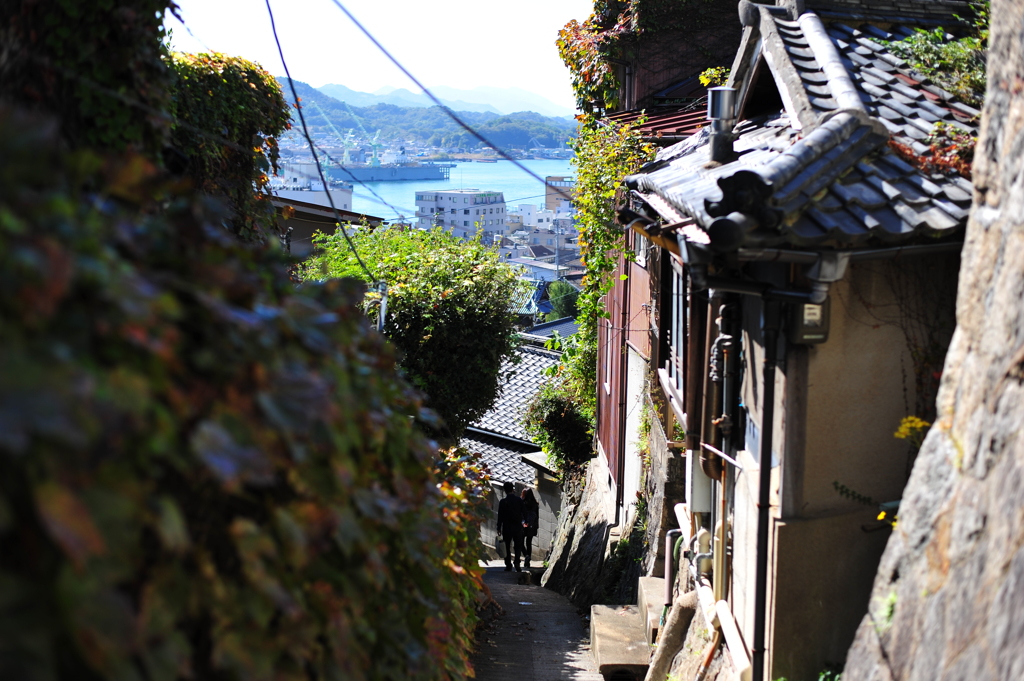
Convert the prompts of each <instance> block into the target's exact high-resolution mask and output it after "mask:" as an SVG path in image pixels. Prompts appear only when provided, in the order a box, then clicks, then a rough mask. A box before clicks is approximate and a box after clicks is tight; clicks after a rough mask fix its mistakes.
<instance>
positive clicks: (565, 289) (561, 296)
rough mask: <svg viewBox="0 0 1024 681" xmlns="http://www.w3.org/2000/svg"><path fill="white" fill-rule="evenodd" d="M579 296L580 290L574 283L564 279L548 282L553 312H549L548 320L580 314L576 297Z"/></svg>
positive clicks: (549, 298)
mask: <svg viewBox="0 0 1024 681" xmlns="http://www.w3.org/2000/svg"><path fill="white" fill-rule="evenodd" d="M579 297H580V292H579V291H577V290H576V287H575V286H573V285H572V284H569V283H566V282H564V281H553V282H551V283H550V284H548V300H549V301H551V312H549V313H548V315H547V320H548V321H549V322H553V321H555V320H556V319H565V318H566V317H573V318H575V317H576V315H577V314H578V312H577V309H576V299H577V298H579Z"/></svg>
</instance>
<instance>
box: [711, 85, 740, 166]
mask: <svg viewBox="0 0 1024 681" xmlns="http://www.w3.org/2000/svg"><path fill="white" fill-rule="evenodd" d="M708 120H709V121H711V160H712V161H715V162H716V163H728V162H729V161H731V160H732V158H733V149H732V129H733V126H734V125H735V124H736V88H731V87H713V88H708Z"/></svg>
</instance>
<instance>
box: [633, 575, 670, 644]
mask: <svg viewBox="0 0 1024 681" xmlns="http://www.w3.org/2000/svg"><path fill="white" fill-rule="evenodd" d="M637 600H638V601H639V604H638V607H639V609H640V614H641V615H642V616H643V617H644V632H645V633H646V634H647V642H648V643H650V644H651V645H654V644H655V642H656V641H657V640H658V628H659V626H660V624H661V613H662V611H663V610H664V609H665V578H664V577H641V578H640V584H639V585H638V588H637Z"/></svg>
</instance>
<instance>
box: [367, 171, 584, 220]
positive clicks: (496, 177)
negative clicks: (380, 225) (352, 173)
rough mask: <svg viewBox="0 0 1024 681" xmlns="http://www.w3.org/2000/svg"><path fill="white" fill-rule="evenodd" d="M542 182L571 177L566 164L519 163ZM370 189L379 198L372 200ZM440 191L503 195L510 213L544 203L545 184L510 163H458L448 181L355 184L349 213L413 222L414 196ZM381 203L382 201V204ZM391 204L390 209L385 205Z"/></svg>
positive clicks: (414, 210)
mask: <svg viewBox="0 0 1024 681" xmlns="http://www.w3.org/2000/svg"><path fill="white" fill-rule="evenodd" d="M520 163H522V164H523V165H524V166H526V167H527V168H529V169H530V170H531V171H532V172H533V173H534V174H536V175H537V176H538V177H540V178H541V179H543V178H544V177H547V176H549V175H563V176H564V175H572V167H571V166H570V164H569V161H555V160H535V161H520ZM369 189H372V190H373V191H374V192H376V193H377V194H378V195H379V197H380V198H379V199H378V198H377V197H376V196H374V195H373V194H372V193H371V192H370V191H369ZM439 189H481V190H487V191H499V192H503V193H504V194H505V203H506V204H507V205H508V209H509V211H512V210H514V208H515V206H518V205H519V204H533V205H539V204H543V203H544V183H543V182H538V181H537V180H535V179H533V178H532V177H530V176H529V175H527V174H526V173H524V172H523V171H522V170H521V169H519V168H517V167H516V166H515V165H513V164H512V163H511V162H509V161H498V162H497V163H468V162H467V163H458V164H456V166H455V167H454V168H452V170H451V176H450V177H449V178H448V179H447V180H432V181H416V180H413V181H410V182H367V183H366V184H365V185H360V184H355V186H354V188H353V192H352V210H354V211H356V212H359V213H365V214H366V215H373V216H377V217H382V218H384V219H386V220H394V219H396V217H398V216H399V215H402V216H404V217H405V218H407V219H409V220H410V221H414V220H415V219H416V218H415V215H416V192H418V191H425V190H426V191H433V190H439ZM382 200H383V201H382ZM388 204H390V205H388Z"/></svg>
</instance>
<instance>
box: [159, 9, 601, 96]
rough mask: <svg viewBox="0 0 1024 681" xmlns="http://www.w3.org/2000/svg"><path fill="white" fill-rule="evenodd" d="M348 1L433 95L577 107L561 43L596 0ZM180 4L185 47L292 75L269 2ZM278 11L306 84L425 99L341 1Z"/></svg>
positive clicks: (177, 41)
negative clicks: (570, 24) (441, 89)
mask: <svg viewBox="0 0 1024 681" xmlns="http://www.w3.org/2000/svg"><path fill="white" fill-rule="evenodd" d="M342 1H343V3H344V4H345V6H346V7H347V8H348V10H349V11H350V12H352V14H354V15H355V17H356V18H357V19H359V21H360V22H362V24H363V25H364V26H366V28H367V29H369V30H370V32H371V33H373V34H374V35H375V36H376V38H377V39H378V40H379V41H380V42H381V43H382V44H383V45H384V47H386V48H387V49H388V50H389V51H391V53H392V54H393V55H394V56H395V57H396V58H398V60H399V61H401V62H402V63H403V64H404V65H405V67H406V68H407V69H409V70H410V71H411V72H412V74H413V75H414V76H416V77H417V78H418V79H419V80H420V82H422V83H424V84H425V85H426V86H427V87H430V86H432V85H448V86H451V87H460V88H472V87H476V86H479V85H494V86H497V87H521V88H523V89H524V90H529V91H531V92H536V93H537V94H539V95H542V96H544V97H547V98H548V99H550V100H551V101H553V102H555V103H556V104H560V105H562V106H567V107H573V106H574V102H575V100H574V99H573V96H572V89H571V88H570V86H569V72H568V71H567V70H566V69H565V67H564V66H563V65H562V62H561V60H560V59H559V58H558V48H556V47H555V38H556V37H557V34H558V29H560V28H561V27H562V26H564V25H565V23H566V22H567V21H569V20H570V19H580V20H582V19H585V18H586V17H587V16H588V15H589V14H590V12H591V9H592V7H593V2H592V0H517V1H515V2H494V1H493V0H483V1H481V0H434V1H433V2H423V1H422V0H420V1H415V0H342ZM178 4H179V6H180V7H181V16H182V19H183V20H184V22H185V25H186V26H187V28H188V30H186V28H185V27H183V26H182V25H181V24H180V23H179V22H178V21H177V20H175V19H173V18H171V19H169V20H168V21H167V26H168V27H169V28H171V29H172V31H173V38H172V42H173V45H174V48H175V49H177V50H181V51H185V52H199V51H206V50H207V49H209V50H214V51H217V52H225V53H228V54H232V55H236V56H240V57H245V58H246V59H251V60H253V61H256V62H259V63H260V64H262V65H263V67H264V68H266V69H267V70H268V71H270V72H271V73H273V74H274V75H284V69H283V68H282V67H281V61H280V59H279V58H278V56H277V49H276V47H275V46H274V39H273V34H272V33H271V31H270V20H269V19H268V18H267V9H266V5H265V3H264V0H178ZM271 6H272V7H273V9H274V18H275V20H276V22H277V29H278V34H279V35H280V38H281V45H282V47H283V48H284V55H285V58H286V59H287V60H288V68H289V69H290V70H291V73H292V76H293V77H294V78H295V79H296V80H301V81H305V82H307V83H309V84H310V85H313V86H315V87H319V86H321V85H325V84H327V83H340V84H342V85H346V86H348V87H350V88H352V89H354V90H360V91H364V92H373V91H374V90H377V89H378V88H380V87H383V86H386V85H390V86H392V87H406V88H409V89H410V90H413V91H416V87H415V86H414V85H413V84H412V83H411V82H409V81H408V80H407V79H406V78H405V76H404V75H402V73H401V72H400V71H398V69H396V68H395V67H394V66H392V64H391V63H390V62H388V61H387V60H386V58H385V57H384V56H383V55H381V54H380V52H378V51H377V49H376V48H375V47H374V46H373V44H372V43H370V42H369V41H368V40H367V39H366V38H365V37H364V36H363V35H362V34H361V33H359V31H358V29H356V28H355V26H353V25H352V24H351V23H350V22H349V20H348V19H347V17H345V15H344V14H343V13H342V12H341V10H339V9H338V8H337V7H336V6H335V5H334V4H333V3H332V2H331V0H287V1H284V0H271ZM189 31H191V34H190V33H189Z"/></svg>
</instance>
